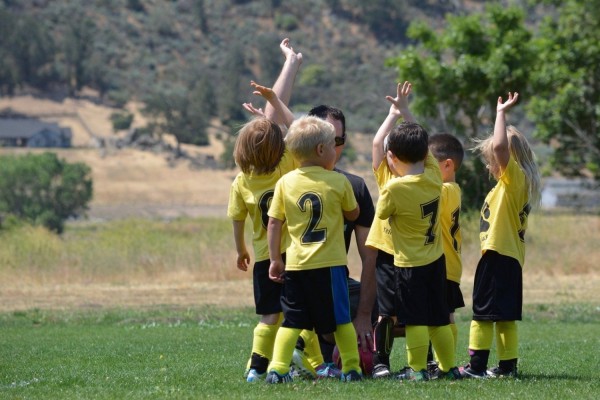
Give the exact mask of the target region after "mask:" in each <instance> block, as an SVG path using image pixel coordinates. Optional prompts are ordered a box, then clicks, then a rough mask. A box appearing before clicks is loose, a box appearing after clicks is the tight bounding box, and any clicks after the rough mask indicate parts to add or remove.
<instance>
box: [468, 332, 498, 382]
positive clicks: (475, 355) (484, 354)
mask: <svg viewBox="0 0 600 400" xmlns="http://www.w3.org/2000/svg"><path fill="white" fill-rule="evenodd" d="M493 340H494V323H493V322H492V321H471V329H470V332H469V355H470V356H471V361H470V362H469V364H470V367H471V369H472V370H474V371H475V372H477V373H482V372H485V370H486V369H487V363H488V358H489V356H490V349H491V348H492V341H493Z"/></svg>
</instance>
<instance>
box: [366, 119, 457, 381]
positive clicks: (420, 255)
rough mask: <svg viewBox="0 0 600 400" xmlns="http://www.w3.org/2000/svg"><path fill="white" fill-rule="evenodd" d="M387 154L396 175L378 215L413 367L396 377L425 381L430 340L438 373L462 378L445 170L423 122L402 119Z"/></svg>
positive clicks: (384, 195)
mask: <svg viewBox="0 0 600 400" xmlns="http://www.w3.org/2000/svg"><path fill="white" fill-rule="evenodd" d="M386 155H387V157H388V160H389V162H390V164H391V166H392V168H393V171H394V172H395V173H396V174H397V175H398V176H397V177H395V178H393V179H391V180H390V181H389V182H388V183H387V184H386V185H385V187H384V188H383V189H382V190H381V195H380V197H379V201H378V203H377V208H376V216H377V217H378V218H380V219H388V218H389V221H390V226H391V230H392V241H393V245H394V248H393V251H394V266H395V267H396V268H395V270H394V276H393V277H392V279H393V280H392V281H389V282H387V285H386V286H388V287H389V286H391V287H393V288H394V289H395V293H394V294H395V300H396V301H395V304H396V305H397V306H398V307H399V312H398V314H399V315H401V316H402V318H403V319H404V322H405V324H406V350H407V355H408V364H409V368H407V369H405V370H404V371H403V372H402V373H401V374H400V375H398V378H399V379H401V380H415V381H426V380H429V374H428V372H427V369H426V367H427V350H428V347H429V341H430V340H431V342H432V344H433V347H434V349H435V351H436V354H437V356H438V360H439V369H440V373H439V374H438V376H437V377H438V378H440V377H443V378H447V379H460V378H461V376H460V373H459V371H458V368H456V365H455V354H454V346H453V343H454V341H453V338H452V331H451V329H450V326H449V322H450V321H449V313H448V306H447V304H446V267H445V261H444V250H443V245H442V238H441V233H442V232H441V226H440V224H439V215H440V208H439V206H440V197H441V191H442V176H441V172H440V168H439V165H438V163H437V161H436V160H435V158H433V156H432V155H431V154H430V153H429V151H428V134H427V132H426V131H425V129H423V128H422V127H421V126H420V125H419V124H416V123H408V122H403V123H402V124H400V125H398V126H396V127H395V128H394V129H393V130H392V132H391V133H390V134H389V137H388V143H387V154H386Z"/></svg>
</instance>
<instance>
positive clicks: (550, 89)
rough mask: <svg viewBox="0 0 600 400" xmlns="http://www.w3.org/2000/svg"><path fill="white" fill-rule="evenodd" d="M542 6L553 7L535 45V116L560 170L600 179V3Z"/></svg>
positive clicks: (531, 108) (532, 112) (532, 110)
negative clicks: (599, 40) (586, 173)
mask: <svg viewBox="0 0 600 400" xmlns="http://www.w3.org/2000/svg"><path fill="white" fill-rule="evenodd" d="M542 3H546V4H551V5H553V8H552V9H551V12H550V13H548V16H547V17H545V18H544V20H543V22H542V24H541V26H540V31H539V34H538V35H537V36H536V38H535V40H534V41H533V43H532V47H533V49H534V51H535V53H536V55H537V58H536V64H535V68H531V74H530V78H531V87H532V96H531V101H530V103H529V108H528V109H529V116H530V117H531V119H532V120H533V122H534V123H535V127H536V137H538V138H540V139H541V140H543V141H544V142H545V143H552V145H553V147H554V148H555V152H554V154H553V157H552V160H551V161H552V164H553V166H554V167H555V168H556V169H557V170H558V171H560V172H562V173H564V174H566V175H578V174H579V173H580V172H581V170H582V169H583V168H586V169H587V170H589V171H591V172H592V174H593V175H594V176H595V177H596V178H597V179H600V45H599V42H598V38H600V1H598V0H593V1H584V0H567V1H555V0H552V1H548V0H545V1H542Z"/></svg>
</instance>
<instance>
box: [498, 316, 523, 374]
mask: <svg viewBox="0 0 600 400" xmlns="http://www.w3.org/2000/svg"><path fill="white" fill-rule="evenodd" d="M496 349H497V351H498V360H499V367H500V369H502V370H503V371H505V372H512V371H513V370H514V369H515V368H516V365H517V359H518V357H519V337H518V331H517V322H516V321H500V322H496Z"/></svg>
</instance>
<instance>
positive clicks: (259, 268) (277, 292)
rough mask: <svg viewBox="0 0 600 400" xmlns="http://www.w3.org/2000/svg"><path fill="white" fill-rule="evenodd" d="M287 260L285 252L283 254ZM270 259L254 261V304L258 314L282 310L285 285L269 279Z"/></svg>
mask: <svg viewBox="0 0 600 400" xmlns="http://www.w3.org/2000/svg"><path fill="white" fill-rule="evenodd" d="M282 256H283V260H284V262H285V254H283V255H282ZM270 265H271V261H270V260H263V261H258V262H255V263H254V269H253V271H252V278H253V279H252V284H253V286H254V305H255V306H256V313H257V314H258V315H269V314H277V313H280V312H281V294H282V293H283V285H282V284H281V283H277V282H274V281H272V280H271V279H269V266H270Z"/></svg>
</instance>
